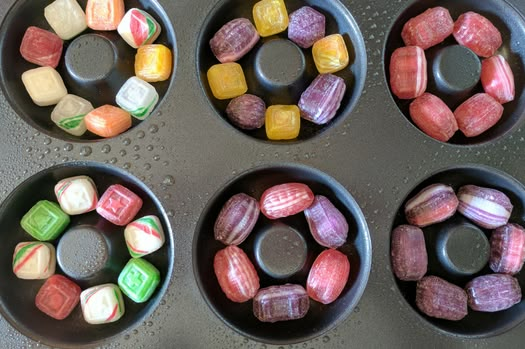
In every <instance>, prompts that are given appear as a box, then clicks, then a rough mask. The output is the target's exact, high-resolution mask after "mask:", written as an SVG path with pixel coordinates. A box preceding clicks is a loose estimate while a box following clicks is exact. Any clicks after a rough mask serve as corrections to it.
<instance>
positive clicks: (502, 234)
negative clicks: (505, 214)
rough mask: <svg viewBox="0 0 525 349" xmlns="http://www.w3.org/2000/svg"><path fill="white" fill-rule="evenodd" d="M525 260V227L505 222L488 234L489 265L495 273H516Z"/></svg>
mask: <svg viewBox="0 0 525 349" xmlns="http://www.w3.org/2000/svg"><path fill="white" fill-rule="evenodd" d="M524 261H525V229H523V227H521V226H519V225H518V224H506V225H504V226H502V227H499V228H497V229H496V230H494V231H493V232H492V234H491V235H490V261H489V266H490V269H492V271H494V272H495V273H504V274H511V275H514V274H517V273H519V271H520V270H521V268H522V267H523V262H524Z"/></svg>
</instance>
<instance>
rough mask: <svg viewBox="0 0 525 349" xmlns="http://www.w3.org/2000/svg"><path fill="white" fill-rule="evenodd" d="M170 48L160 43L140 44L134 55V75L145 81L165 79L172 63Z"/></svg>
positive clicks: (169, 72) (168, 74) (168, 75)
mask: <svg viewBox="0 0 525 349" xmlns="http://www.w3.org/2000/svg"><path fill="white" fill-rule="evenodd" d="M172 61H173V56H172V54H171V50H170V49H169V48H167V47H166V46H164V45H162V44H151V45H142V46H140V47H139V48H138V50H137V54H136V55H135V75H136V76H137V77H138V78H141V79H142V80H144V81H147V82H158V81H165V80H168V78H169V77H170V75H171V69H172V65H173V62H172Z"/></svg>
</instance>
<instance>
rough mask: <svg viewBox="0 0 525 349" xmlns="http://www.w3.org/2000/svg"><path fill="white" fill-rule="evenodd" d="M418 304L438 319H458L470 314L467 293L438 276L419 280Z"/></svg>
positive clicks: (424, 311) (417, 290) (422, 309)
mask: <svg viewBox="0 0 525 349" xmlns="http://www.w3.org/2000/svg"><path fill="white" fill-rule="evenodd" d="M416 305H417V307H418V308H419V310H421V311H422V312H423V313H425V314H426V315H428V316H430V317H435V318H438V319H445V320H453V321H458V320H461V319H463V318H464V317H465V316H467V314H468V307H467V293H466V292H465V291H464V290H463V289H462V288H461V287H459V286H456V285H454V284H451V283H450V282H448V281H445V280H443V279H441V278H439V277H437V276H425V277H424V278H422V279H421V280H419V281H418V282H417V288H416Z"/></svg>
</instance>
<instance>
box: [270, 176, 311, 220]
mask: <svg viewBox="0 0 525 349" xmlns="http://www.w3.org/2000/svg"><path fill="white" fill-rule="evenodd" d="M313 201H314V193H312V190H311V189H310V188H309V187H308V186H307V185H306V184H303V183H285V184H279V185H276V186H273V187H271V188H268V189H266V190H265V191H264V193H263V194H262V196H261V200H260V206H261V212H262V213H263V214H264V215H265V216H266V217H268V218H269V219H277V218H282V217H288V216H292V215H294V214H297V213H299V212H302V211H304V210H305V209H306V208H308V207H309V206H310V205H311V204H312V202H313Z"/></svg>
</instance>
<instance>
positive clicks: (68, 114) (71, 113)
mask: <svg viewBox="0 0 525 349" xmlns="http://www.w3.org/2000/svg"><path fill="white" fill-rule="evenodd" d="M92 110H93V105H92V104H91V103H90V102H89V101H87V100H85V99H84V98H81V97H78V96H75V95H70V94H68V95H65V96H64V98H62V99H61V100H60V101H59V102H58V104H57V105H56V106H55V108H54V109H53V111H52V112H51V120H52V121H53V122H54V123H55V124H56V125H57V126H58V127H60V128H61V129H62V130H64V131H66V132H67V133H69V134H72V135H73V136H82V135H83V134H84V133H85V132H86V123H85V122H84V117H85V116H86V114H87V113H89V112H90V111H92Z"/></svg>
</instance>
